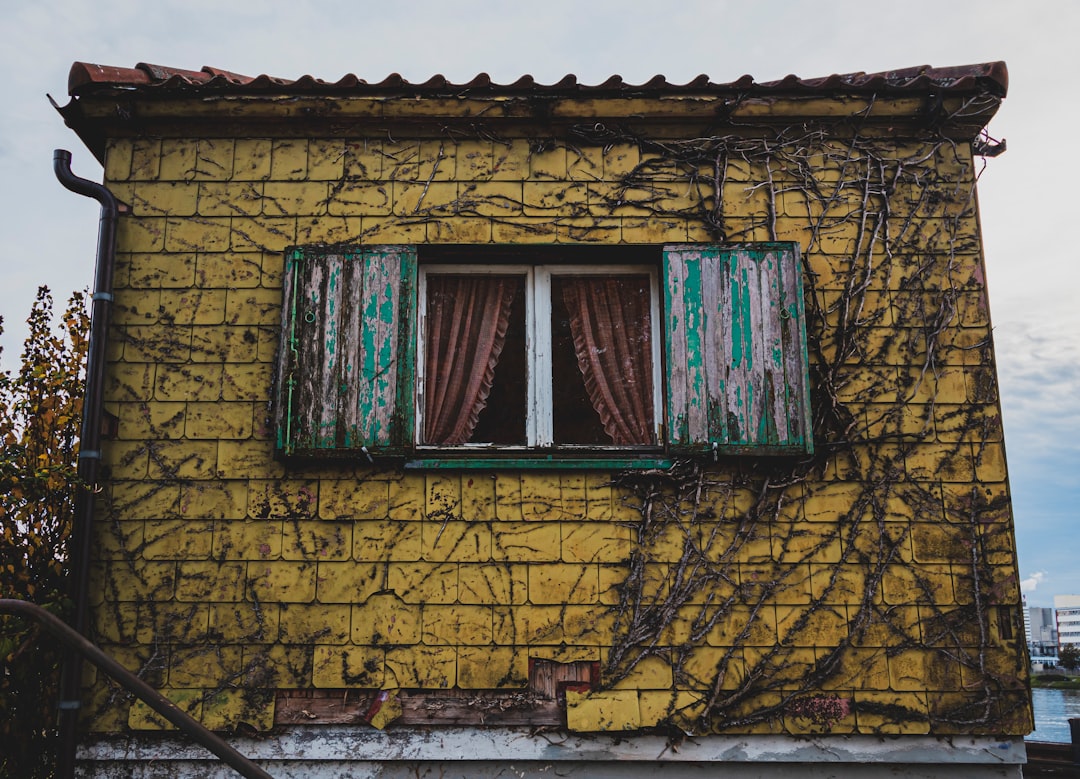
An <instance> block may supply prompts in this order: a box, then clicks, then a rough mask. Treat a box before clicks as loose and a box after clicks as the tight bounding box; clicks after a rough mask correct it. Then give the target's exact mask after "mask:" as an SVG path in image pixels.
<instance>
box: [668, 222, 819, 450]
mask: <svg viewBox="0 0 1080 779" xmlns="http://www.w3.org/2000/svg"><path fill="white" fill-rule="evenodd" d="M664 277H665V309H666V316H667V320H666V329H665V337H666V346H667V365H668V372H667V439H668V446H669V448H670V449H671V451H672V452H673V453H679V452H684V453H702V452H709V451H715V452H717V453H718V454H797V453H809V452H812V451H813V436H812V434H811V429H810V403H809V382H808V375H807V369H806V322H805V314H804V309H803V299H802V277H801V271H800V265H799V249H798V246H797V245H796V244H787V243H771V244H748V245H746V246H741V247H723V248H722V247H718V246H700V245H698V246H693V245H678V246H666V247H664Z"/></svg>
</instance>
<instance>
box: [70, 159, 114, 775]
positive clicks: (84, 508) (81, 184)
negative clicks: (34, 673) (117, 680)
mask: <svg viewBox="0 0 1080 779" xmlns="http://www.w3.org/2000/svg"><path fill="white" fill-rule="evenodd" d="M53 171H54V172H55V173H56V178H57V179H59V180H60V183H61V184H63V185H64V186H65V187H66V188H67V189H70V190H71V191H72V192H75V193H77V194H79V195H83V196H85V197H91V198H94V199H95V200H97V201H98V202H99V203H101V220H100V222H99V224H98V247H97V259H96V260H95V267H94V291H93V294H92V296H91V306H90V343H89V345H88V350H87V358H86V391H85V395H84V397H83V415H82V426H81V427H80V429H79V466H78V476H79V482H78V484H77V485H76V488H75V489H76V492H75V518H74V526H73V527H72V529H71V536H70V541H69V544H68V559H69V560H70V561H71V580H70V583H69V586H68V593H69V597H70V598H71V600H72V601H73V602H74V604H75V613H74V617H73V619H72V627H73V628H75V630H76V631H78V632H79V633H80V634H82V635H86V632H87V631H86V628H87V622H88V621H89V599H88V592H87V589H88V588H89V579H90V543H91V536H92V534H91V532H90V527H91V524H92V522H93V519H94V490H95V489H96V486H97V483H98V471H99V470H100V467H101V424H102V414H103V411H104V409H103V401H104V396H105V345H106V334H107V333H108V329H109V309H110V308H111V303H112V299H113V294H112V290H113V264H114V263H113V260H114V256H115V252H116V222H117V217H118V215H119V210H120V209H119V205H118V204H117V202H116V198H115V197H113V194H112V193H111V192H109V190H107V189H106V188H105V187H104V186H102V185H101V184H97V183H95V182H93V181H89V180H88V179H83V178H79V177H78V176H76V175H75V174H74V173H72V172H71V152H69V151H66V150H65V149H57V150H56V151H54V152H53ZM81 682H82V657H81V655H80V654H79V653H78V652H75V651H70V650H69V651H68V652H67V655H66V657H65V660H64V670H63V673H62V675H61V679H60V702H59V707H60V712H59V727H60V754H59V755H58V757H59V761H58V772H57V774H56V775H57V777H59V779H71V778H72V777H74V775H75V747H76V745H77V743H78V724H79V708H80V707H81V705H82V702H81V696H80V692H81V690H80V688H81Z"/></svg>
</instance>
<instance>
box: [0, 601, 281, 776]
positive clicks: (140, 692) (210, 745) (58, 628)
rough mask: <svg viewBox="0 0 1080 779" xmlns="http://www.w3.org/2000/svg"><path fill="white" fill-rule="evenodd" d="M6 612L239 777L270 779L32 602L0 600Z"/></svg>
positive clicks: (168, 701) (197, 722) (159, 694)
mask: <svg viewBox="0 0 1080 779" xmlns="http://www.w3.org/2000/svg"><path fill="white" fill-rule="evenodd" d="M3 612H7V613H9V614H15V615H18V616H20V617H25V618H26V619H32V620H36V621H37V622H38V623H39V624H40V625H41V626H42V627H44V628H45V629H46V630H48V631H49V632H50V633H52V634H53V635H54V636H56V637H57V638H58V639H60V641H62V642H63V643H64V644H66V645H67V646H69V647H70V648H72V649H74V650H75V651H76V652H78V653H79V654H80V655H82V656H83V657H85V658H86V659H87V660H89V661H90V662H91V663H93V664H94V665H96V666H97V667H98V668H100V669H101V670H102V671H104V672H105V673H107V674H108V675H109V676H111V677H112V678H113V679H115V680H116V681H117V682H118V683H119V684H120V685H121V686H122V687H123V688H124V689H125V690H127V691H128V692H130V693H131V694H133V695H135V696H136V697H138V698H140V699H141V700H143V701H144V702H145V703H146V705H148V706H149V707H150V708H152V709H153V710H154V711H156V712H157V713H158V714H160V715H161V716H162V717H164V718H165V719H167V720H168V721H169V722H171V723H172V724H173V725H175V726H176V727H177V729H179V730H180V731H182V732H183V733H185V734H186V735H187V736H189V737H190V738H191V739H192V740H193V741H194V742H195V743H197V744H199V745H200V746H203V747H205V748H206V749H208V750H209V751H211V752H213V753H214V754H215V755H217V756H218V757H219V758H221V760H222V761H223V762H224V763H226V764H227V765H228V766H230V767H231V768H234V769H235V770H236V771H237V772H238V773H239V774H240V775H241V776H244V777H247V778H248V779H273V777H272V776H270V774H268V773H266V771H264V770H262V769H261V768H259V766H257V765H255V764H254V763H253V762H251V761H250V760H248V759H247V758H246V757H244V756H243V755H242V754H240V753H239V752H237V751H236V750H235V749H233V748H232V746H230V745H229V744H227V743H226V742H225V741H224V740H223V739H222V738H221V737H220V736H218V735H217V734H216V733H213V732H212V731H210V730H207V729H206V728H205V727H203V725H202V723H201V722H199V721H197V720H195V719H193V718H192V717H191V716H189V715H188V714H187V713H186V712H184V711H183V710H181V709H180V708H179V707H178V706H177V705H176V704H175V703H173V702H172V701H170V700H169V699H168V698H166V697H165V696H164V695H162V694H161V693H159V692H158V691H157V690H155V689H154V688H153V687H151V686H150V685H148V684H147V683H146V682H144V681H143V680H142V679H140V678H139V677H138V676H136V675H135V674H133V673H131V671H129V670H128V669H126V668H124V667H123V666H122V665H120V664H119V663H118V662H116V661H115V660H113V659H112V658H111V657H109V656H108V655H107V654H105V653H104V652H102V651H101V650H100V649H99V648H98V647H97V646H95V645H94V644H93V643H91V642H90V641H88V640H87V639H86V638H85V637H84V636H82V635H81V634H80V633H78V632H77V631H75V630H74V629H73V628H71V627H70V626H68V625H67V624H65V623H64V622H63V621H62V620H60V619H59V618H58V617H56V616H54V615H52V614H50V613H49V612H48V611H46V610H45V609H43V608H41V606H38V605H37V604H35V603H28V602H27V601H22V600H12V599H9V598H0V613H3Z"/></svg>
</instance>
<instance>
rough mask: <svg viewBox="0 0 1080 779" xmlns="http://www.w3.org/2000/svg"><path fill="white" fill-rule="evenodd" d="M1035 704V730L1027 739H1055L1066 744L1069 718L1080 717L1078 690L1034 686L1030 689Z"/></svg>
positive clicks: (1067, 741) (1069, 739)
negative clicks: (1048, 688)
mask: <svg viewBox="0 0 1080 779" xmlns="http://www.w3.org/2000/svg"><path fill="white" fill-rule="evenodd" d="M1031 699H1032V702H1033V703H1034V706H1035V730H1034V731H1033V732H1032V733H1031V735H1030V736H1027V740H1028V741H1055V742H1058V743H1061V744H1068V743H1069V742H1070V741H1071V740H1072V738H1071V736H1070V734H1069V718H1070V717H1080V690H1047V689H1045V688H1041V687H1036V688H1034V689H1032V691H1031Z"/></svg>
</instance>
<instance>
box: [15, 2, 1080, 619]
mask: <svg viewBox="0 0 1080 779" xmlns="http://www.w3.org/2000/svg"><path fill="white" fill-rule="evenodd" d="M392 6H393V7H392ZM0 8H3V10H4V21H3V24H2V26H0V73H3V74H5V75H4V76H3V77H0V100H2V105H3V106H4V109H3V111H0V182H2V186H0V226H2V229H3V236H4V239H5V244H6V245H7V247H8V249H7V252H8V254H7V257H8V259H7V260H6V261H5V262H4V266H3V267H4V278H3V282H2V283H0V316H3V319H4V327H5V333H4V335H3V336H2V337H0V345H2V346H3V350H4V351H3V354H2V355H0V367H2V368H5V369H8V370H11V369H14V368H15V367H16V364H17V358H18V354H19V352H20V351H21V348H22V340H23V338H24V336H25V328H24V327H23V325H22V321H23V320H24V319H25V317H26V315H27V314H28V313H29V310H30V305H31V303H32V301H33V298H34V293H35V290H36V288H37V286H38V285H41V284H45V285H48V286H49V287H50V288H51V289H52V290H53V292H54V295H55V297H56V298H57V301H58V303H57V306H58V308H59V307H61V303H62V301H64V300H66V298H67V296H68V295H69V294H70V293H71V291H73V290H75V289H82V288H86V287H88V286H89V285H90V283H91V281H92V275H93V263H94V251H95V247H96V234H97V222H98V206H97V204H96V203H95V202H94V201H92V200H89V199H87V198H83V197H80V196H77V195H75V194H72V193H70V192H68V191H67V190H65V189H63V188H62V187H61V186H60V184H59V183H57V181H56V179H55V178H54V176H53V173H52V152H53V149H55V148H66V149H70V150H71V151H72V152H73V154H74V159H73V162H72V168H73V170H74V172H75V173H76V174H77V175H80V176H82V177H84V178H89V179H93V180H100V179H101V175H102V172H101V167H100V165H98V163H97V162H96V160H95V159H94V158H93V156H92V155H91V154H90V153H89V152H88V151H87V150H86V149H85V148H84V147H83V146H82V145H81V143H80V142H79V140H78V139H77V138H76V137H75V135H74V134H73V133H72V132H71V131H69V130H67V129H66V128H65V127H64V124H63V121H62V120H61V118H60V117H59V115H58V114H56V112H55V111H54V110H53V108H52V107H51V106H50V104H49V101H48V99H47V98H46V94H47V93H48V94H51V95H52V96H53V97H54V98H55V99H56V101H57V102H58V103H60V104H61V105H63V104H65V103H66V102H67V100H68V98H67V74H68V69H69V68H70V66H71V63H72V62H74V61H82V62H92V63H97V64H102V65H116V66H123V67H133V66H134V65H135V64H136V63H139V62H149V63H154V64H161V65H168V66H172V67H179V68H186V69H190V70H198V69H200V68H201V67H202V66H204V65H212V66H215V67H219V68H224V69H226V70H231V71H234V72H238V73H244V74H248V75H258V74H262V73H268V74H270V75H274V76H279V77H283V78H298V77H300V76H302V75H305V74H310V75H313V76H316V77H319V78H323V79H328V80H331V81H336V80H337V79H339V78H340V77H341V76H343V75H345V74H347V73H354V74H356V75H357V76H359V77H360V78H364V79H366V80H368V81H381V80H382V79H383V78H385V77H386V76H387V75H389V74H391V73H399V74H401V75H402V76H404V77H405V78H406V79H408V80H410V81H426V80H427V79H428V78H429V77H431V76H432V75H435V74H442V75H443V76H446V77H447V78H448V79H450V80H451V81H454V82H458V83H461V82H466V81H469V80H471V79H472V78H473V77H474V76H475V75H477V74H478V73H481V72H484V73H488V74H489V75H490V76H491V77H492V78H493V79H494V80H495V81H496V82H499V83H510V82H513V81H515V80H516V79H517V78H518V77H519V76H521V75H524V74H530V75H532V76H533V77H534V78H535V79H536V80H537V81H539V82H541V83H554V82H556V81H558V80H559V79H561V78H562V77H563V76H564V75H566V74H568V73H573V74H575V75H576V76H577V77H578V79H579V81H581V82H582V83H586V84H598V83H601V82H603V81H604V80H606V79H607V77H608V76H610V75H613V74H618V75H620V76H622V77H623V79H624V80H625V81H627V82H629V83H644V82H645V81H647V80H648V79H650V78H651V77H652V76H654V75H657V74H662V75H664V76H666V77H667V79H668V81H669V82H671V83H686V82H688V81H690V80H692V79H693V78H695V77H696V76H698V75H699V74H702V73H704V74H706V75H708V76H710V77H711V79H712V80H713V81H715V82H727V81H734V80H736V79H738V78H739V77H740V76H742V75H744V74H750V75H752V76H753V77H754V78H755V79H757V80H758V81H766V80H772V79H779V78H782V77H784V76H785V75H787V74H789V73H794V74H796V75H798V76H801V77H804V78H812V77H817V76H824V75H828V74H832V73H849V72H856V71H866V72H875V71H882V70H890V69H895V68H902V67H908V66H913V65H927V64H928V65H934V66H937V67H944V66H950V65H967V64H972V63H979V62H991V61H996V60H1005V61H1006V62H1007V63H1008V66H1009V75H1010V84H1009V97H1008V98H1007V99H1006V100H1005V102H1004V104H1003V105H1002V107H1001V110H1000V111H999V112H998V115H997V116H996V117H995V118H994V120H993V122H992V123H991V124H990V128H989V131H990V134H991V135H992V136H994V137H995V138H998V139H1000V138H1005V139H1007V142H1008V151H1007V152H1006V153H1005V154H1003V155H1001V156H999V157H996V158H994V159H990V160H987V163H986V168H985V170H984V171H983V174H982V177H981V179H980V182H979V201H980V207H981V215H982V226H983V238H984V244H985V251H986V261H987V268H988V273H987V277H988V284H989V288H990V301H991V310H992V317H993V323H994V338H995V344H996V349H997V367H998V374H999V377H1000V380H1001V397H1002V407H1003V415H1004V423H1005V437H1006V438H1005V440H1006V450H1007V456H1008V464H1009V473H1010V483H1011V488H1012V495H1013V507H1014V513H1015V517H1016V528H1017V540H1018V546H1019V554H1020V566H1019V573H1020V576H1021V579H1022V580H1023V588H1024V590H1025V592H1026V594H1027V598H1028V603H1029V604H1030V605H1036V606H1050V605H1052V600H1053V595H1055V594H1065V593H1080V564H1078V561H1077V556H1078V553H1080V542H1078V541H1077V536H1078V533H1077V523H1078V520H1080V307H1078V306H1077V305H1076V304H1075V302H1074V301H1076V299H1077V294H1076V291H1075V290H1076V289H1077V287H1078V286H1080V265H1078V263H1077V262H1076V261H1075V259H1076V250H1075V249H1074V248H1073V247H1072V240H1073V238H1074V233H1075V231H1074V229H1073V226H1074V223H1075V221H1076V220H1077V218H1078V216H1080V214H1077V212H1076V209H1075V208H1073V207H1071V206H1072V203H1071V197H1070V196H1069V192H1070V191H1071V187H1072V186H1073V185H1074V184H1076V183H1077V182H1078V181H1080V154H1077V152H1076V150H1074V149H1071V148H1070V144H1071V143H1072V142H1071V141H1062V140H1061V139H1062V137H1068V136H1071V132H1072V130H1073V129H1075V128H1076V127H1077V126H1078V125H1080V101H1078V100H1077V99H1076V98H1075V97H1074V95H1073V93H1074V92H1075V91H1076V87H1075V85H1074V84H1073V81H1075V80H1076V76H1075V75H1072V68H1073V67H1074V63H1073V60H1074V57H1073V55H1072V52H1073V51H1074V44H1075V40H1074V38H1075V33H1076V31H1077V30H1078V29H1080V3H1071V2H1062V1H1061V0H1057V2H1046V1H1045V0H1028V2H1027V3H1025V4H1023V5H1021V4H1020V3H1017V2H1015V0H981V2H978V3H963V2H955V1H952V2H949V1H946V2H942V0H934V1H933V2H925V1H924V0H907V1H906V2H903V3H897V2H888V3H886V2H875V1H873V0H857V1H854V2H852V1H849V0H819V1H818V2H815V3H806V2H801V1H794V0H774V1H771V2H770V1H768V0H753V1H751V2H746V1H745V0H744V1H743V2H731V1H730V0H679V2H677V3H673V2H665V3H660V2H645V1H644V0H615V1H612V0H543V2H522V1H520V0H519V1H518V2H514V1H513V0H503V1H502V2H498V1H497V0H456V2H449V1H447V0H443V1H442V2H435V1H434V0H408V1H407V2H401V3H397V4H392V3H391V2H389V0H378V1H377V2H373V1H372V0H327V1H325V2H322V1H318V0H259V2H251V1H250V0H244V1H242V2H241V1H240V0H156V1H155V2H154V3H136V2H132V1H131V0H36V2H33V3H30V2H18V1H17V0H0Z"/></svg>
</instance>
